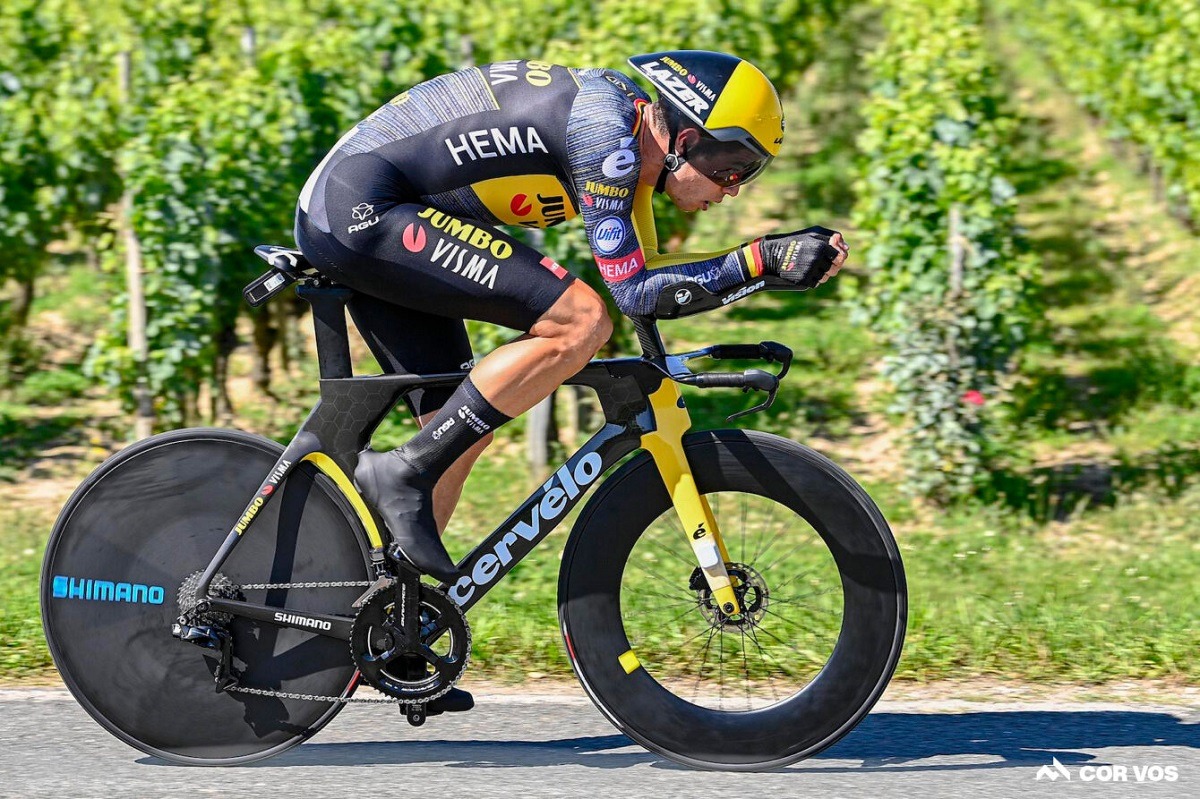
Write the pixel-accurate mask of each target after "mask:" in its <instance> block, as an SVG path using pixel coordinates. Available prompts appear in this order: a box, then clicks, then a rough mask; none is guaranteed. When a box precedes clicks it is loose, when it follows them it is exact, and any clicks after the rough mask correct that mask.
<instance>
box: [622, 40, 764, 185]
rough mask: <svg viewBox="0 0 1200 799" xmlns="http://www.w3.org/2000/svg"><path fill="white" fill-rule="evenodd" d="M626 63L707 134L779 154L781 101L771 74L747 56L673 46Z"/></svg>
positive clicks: (725, 140)
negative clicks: (672, 48) (769, 76)
mask: <svg viewBox="0 0 1200 799" xmlns="http://www.w3.org/2000/svg"><path fill="white" fill-rule="evenodd" d="M629 65H630V66H632V67H633V68H634V69H636V70H637V71H638V72H639V73H641V74H642V75H643V76H644V77H646V78H647V79H648V80H649V81H650V82H651V83H652V84H654V88H655V89H656V90H657V91H658V95H659V97H660V98H662V99H664V100H666V101H667V102H668V103H670V104H671V105H672V106H674V107H675V108H676V109H677V110H678V111H679V112H680V113H681V114H683V116H684V117H685V118H686V119H689V120H691V121H692V122H693V123H695V124H696V125H698V126H699V127H700V128H701V129H702V130H703V131H705V132H706V133H707V134H708V135H709V136H711V137H712V138H714V139H717V140H718V141H723V142H739V143H740V144H743V145H745V146H746V147H748V148H750V149H751V150H754V151H756V152H758V153H759V154H760V155H761V156H763V157H764V158H765V159H766V160H768V161H769V160H770V159H772V158H774V157H775V156H776V155H778V154H779V147H780V145H782V144H783V106H782V105H781V104H780V102H779V95H778V94H777V93H776V92H775V87H774V86H772V85H771V81H770V79H769V78H767V76H766V75H764V74H763V73H762V70H760V69H759V68H758V67H756V66H754V65H753V64H751V63H750V62H749V61H746V60H745V59H741V58H738V57H737V56H732V55H727V54H726V53H714V52H711V51H709V50H672V51H668V52H662V53H649V54H647V55H637V56H633V57H632V58H630V59H629ZM764 166H765V164H764Z"/></svg>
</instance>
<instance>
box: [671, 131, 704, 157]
mask: <svg viewBox="0 0 1200 799" xmlns="http://www.w3.org/2000/svg"><path fill="white" fill-rule="evenodd" d="M699 141H700V131H698V130H696V129H695V128H684V129H683V130H681V131H679V133H678V134H677V135H676V136H675V152H677V153H680V154H682V153H686V152H687V151H688V150H690V149H692V148H693V147H695V146H696V144H697V143H699Z"/></svg>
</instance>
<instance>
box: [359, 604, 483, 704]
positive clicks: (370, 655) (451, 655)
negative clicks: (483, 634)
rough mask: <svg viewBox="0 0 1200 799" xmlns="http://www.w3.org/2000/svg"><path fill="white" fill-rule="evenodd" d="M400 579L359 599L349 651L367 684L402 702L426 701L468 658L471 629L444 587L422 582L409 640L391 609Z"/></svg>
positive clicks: (437, 693)
mask: <svg viewBox="0 0 1200 799" xmlns="http://www.w3.org/2000/svg"><path fill="white" fill-rule="evenodd" d="M403 590H408V589H406V588H405V586H404V584H403V583H398V584H395V585H392V586H389V587H387V588H382V589H380V590H378V591H376V592H375V593H373V594H371V596H369V597H367V599H366V601H364V602H363V605H362V608H361V609H360V610H359V611H358V615H356V616H355V617H354V624H353V625H352V627H351V631H350V656H351V657H352V658H354V664H355V665H356V666H358V670H359V671H360V672H361V673H362V676H363V679H364V680H366V681H367V684H368V685H370V686H372V687H373V688H375V689H376V690H378V691H380V692H382V693H384V694H386V695H387V696H390V697H392V698H394V699H397V700H399V701H400V702H401V703H402V704H421V703H428V702H430V701H432V700H434V699H437V698H438V697H440V696H442V695H443V694H445V693H446V692H447V691H449V690H450V689H451V688H453V687H454V684H455V683H456V682H457V681H458V679H459V678H460V677H461V676H462V674H463V671H465V670H466V668H467V663H468V662H469V661H470V658H471V628H470V627H469V626H468V625H467V617H466V616H465V615H464V614H463V612H462V608H460V607H459V606H458V603H456V602H455V601H454V600H453V599H451V598H450V597H449V596H447V595H446V593H445V592H444V591H441V590H440V589H438V588H435V587H434V586H431V585H426V584H424V583H421V584H420V596H419V598H418V604H419V607H420V623H421V632H420V636H419V640H417V641H408V640H406V639H405V636H404V633H403V631H402V629H401V627H400V625H399V624H398V623H397V621H396V618H395V616H394V611H395V609H396V608H397V606H398V604H399V603H400V602H401V591H403Z"/></svg>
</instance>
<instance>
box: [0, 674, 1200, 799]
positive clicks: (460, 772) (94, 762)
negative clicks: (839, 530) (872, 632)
mask: <svg viewBox="0 0 1200 799" xmlns="http://www.w3.org/2000/svg"><path fill="white" fill-rule="evenodd" d="M1052 757H1054V758H1057V759H1058V761H1059V762H1060V763H1061V764H1062V766H1063V767H1064V768H1065V769H1066V770H1067V772H1068V773H1069V774H1070V775H1071V781H1070V782H1067V781H1066V779H1065V778H1063V777H1060V778H1059V779H1058V780H1056V781H1054V782H1050V781H1049V780H1046V779H1042V780H1040V781H1039V780H1038V779H1037V772H1038V769H1039V768H1040V767H1041V766H1044V765H1048V764H1050V763H1051V758H1052ZM1111 766H1125V767H1126V768H1127V775H1126V776H1127V781H1124V782H1102V781H1101V780H1103V779H1104V778H1105V775H1111V774H1113V773H1115V772H1114V771H1113V769H1111V768H1108V769H1107V770H1106V768H1105V767H1111ZM1168 766H1171V767H1174V772H1175V774H1176V775H1177V779H1176V780H1174V781H1170V782H1168V781H1165V780H1162V777H1164V776H1166V775H1169V774H1171V769H1168V768H1167V767H1168ZM1089 767H1090V769H1089ZM1134 767H1137V768H1138V769H1142V770H1143V771H1142V773H1143V775H1144V776H1146V777H1155V776H1157V777H1159V778H1160V780H1159V781H1149V782H1142V783H1139V782H1137V781H1136V776H1137V772H1135V770H1134ZM1148 767H1151V768H1149V771H1144V770H1145V769H1147V768H1148ZM1153 767H1157V768H1153ZM1086 776H1091V777H1092V779H1091V780H1085V779H1084V778H1085V777H1086ZM371 792H378V793H377V794H373V793H371ZM717 792H720V795H723V796H749V797H791V796H795V797H801V796H803V797H821V798H822V799H825V798H826V797H888V799H902V798H904V797H919V799H931V797H971V799H976V798H981V799H982V798H988V797H997V798H999V797H1025V796H1038V797H1075V796H1097V797H1113V798H1114V799H1116V798H1117V797H1120V799H1126V797H1142V796H1145V797H1194V796H1198V795H1200V708H1192V709H1188V708H1179V707H1176V708H1169V707H1154V706H1145V705H1111V704H1052V703H1033V704H1015V703H1005V704H980V703H962V702H953V703H951V702H928V701H926V702H888V701H887V700H885V701H884V702H881V703H880V705H879V706H878V707H877V708H876V710H875V711H874V712H873V713H872V714H871V715H870V716H869V717H868V718H867V719H866V721H864V722H863V723H862V724H861V725H860V726H859V727H858V729H856V730H855V731H854V732H852V733H851V734H850V735H849V736H848V737H846V738H845V739H844V740H843V741H842V742H841V743H839V744H838V745H837V746H835V747H833V748H831V749H829V750H827V751H826V752H825V753H823V754H821V755H819V756H817V757H815V758H812V759H810V760H808V761H805V762H803V763H800V764H798V765H796V766H793V767H791V768H789V769H786V770H783V771H779V772H774V773H769V774H730V773H713V772H697V771H689V770H687V769H683V768H680V767H678V766H675V765H674V764H672V763H670V762H667V761H663V760H662V759H660V758H658V757H655V756H654V755H651V754H649V753H647V752H646V751H645V750H643V749H641V748H640V747H638V746H637V745H635V744H633V743H631V742H630V741H629V740H628V739H627V738H625V737H624V736H622V735H620V734H618V733H617V732H616V730H615V729H614V728H613V727H612V726H610V725H609V724H608V723H607V722H606V721H605V720H604V719H603V718H602V717H601V716H600V714H599V713H597V712H596V710H595V709H594V708H593V707H592V706H591V705H590V704H589V703H587V701H586V700H585V699H583V698H582V697H572V696H539V697H532V698H530V697H524V698H518V697H515V696H490V697H489V696H484V697H480V705H479V707H477V708H476V709H475V710H474V711H471V712H470V713H465V714H459V715H455V716H442V717H439V718H434V719H431V720H430V722H429V723H428V724H427V725H425V726H424V727H422V728H419V729H416V728H412V727H409V726H408V725H407V724H406V723H404V721H403V720H402V719H401V717H400V716H399V714H398V713H396V712H395V711H394V710H392V709H391V708H390V707H372V706H357V707H350V708H348V709H347V710H346V711H344V712H343V713H342V714H341V715H340V716H338V718H337V719H335V720H334V721H333V722H332V723H331V724H330V725H329V726H328V727H326V728H325V730H324V731H322V732H321V733H320V734H319V735H318V736H317V737H316V738H315V739H313V741H311V742H309V743H307V744H304V745H303V746H300V747H298V748H296V749H293V750H291V751H290V752H287V753H285V754H283V755H280V756H279V757H276V758H274V759H272V760H268V761H265V762H262V763H258V764H255V765H252V766H246V767H241V768H226V769H202V768H187V767H180V766H175V765H171V764H169V763H165V762H162V761H159V760H156V759H154V758H150V757H147V756H145V755H143V754H141V753H140V752H137V751H135V750H133V749H130V748H128V747H127V746H125V745H124V744H122V743H120V742H119V741H117V740H116V739H115V738H113V737H112V736H110V735H109V734H108V733H106V732H104V731H103V730H102V729H101V728H100V727H99V726H98V725H96V724H95V723H94V722H93V721H92V720H91V719H90V718H89V717H88V716H87V715H86V714H85V713H84V712H83V711H82V710H81V709H80V708H79V707H78V706H77V705H76V704H75V703H74V701H72V700H71V699H70V698H69V695H67V694H66V693H65V692H64V691H61V690H7V691H0V796H5V797H8V796H20V797H26V796H47V797H50V796H52V797H55V798H56V799H61V798H62V797H71V799H75V798H76V797H106V798H109V797H119V796H137V797H180V796H197V795H200V796H208V795H216V796H222V797H240V796H253V797H274V796H294V797H297V798H298V799H307V797H326V796H328V797H335V796H336V797H340V798H343V799H344V797H349V796H369V795H379V796H386V797H401V796H418V795H420V796H450V797H464V799H465V798H466V797H479V796H487V797H522V798H523V799H524V797H567V796H570V797H574V796H583V797H598V796H627V797H648V796H653V797H663V798H664V799H665V798H666V797H686V799H695V797H701V796H704V795H706V794H707V795H716V793H717Z"/></svg>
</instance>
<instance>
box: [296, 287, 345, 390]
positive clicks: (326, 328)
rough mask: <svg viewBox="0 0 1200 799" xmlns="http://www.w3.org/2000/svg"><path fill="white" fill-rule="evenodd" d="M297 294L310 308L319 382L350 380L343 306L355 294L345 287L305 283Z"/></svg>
mask: <svg viewBox="0 0 1200 799" xmlns="http://www.w3.org/2000/svg"><path fill="white" fill-rule="evenodd" d="M296 293H297V294H299V295H300V299H302V300H304V301H305V302H307V303H308V304H309V305H311V306H312V313H313V329H314V331H315V332H316V336H317V365H318V367H319V368H320V370H321V379H322V380H333V379H337V378H342V377H353V376H354V368H353V366H352V365H351V363H350V338H349V334H348V333H347V331H346V303H347V302H349V301H350V298H351V297H353V296H354V291H353V290H351V289H348V288H346V287H345V286H328V285H320V284H317V283H315V282H306V283H304V284H302V285H301V286H299V287H298V288H297V289H296Z"/></svg>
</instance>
